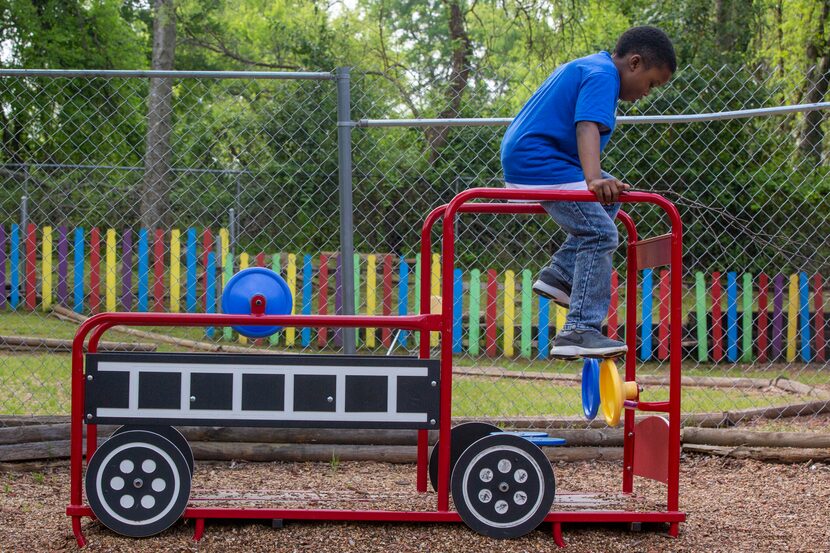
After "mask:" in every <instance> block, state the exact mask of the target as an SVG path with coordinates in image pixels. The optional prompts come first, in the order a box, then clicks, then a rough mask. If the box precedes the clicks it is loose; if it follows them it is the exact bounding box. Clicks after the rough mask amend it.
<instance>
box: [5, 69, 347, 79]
mask: <svg viewBox="0 0 830 553" xmlns="http://www.w3.org/2000/svg"><path fill="white" fill-rule="evenodd" d="M0 77H49V78H56V79H59V78H70V77H84V78H97V77H101V78H107V79H109V78H114V77H126V78H173V79H271V80H289V79H302V80H311V81H333V80H334V79H335V76H334V75H333V74H331V73H328V72H323V71H319V72H303V71H160V70H143V69H137V70H122V69H0Z"/></svg>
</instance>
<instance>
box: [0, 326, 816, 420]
mask: <svg viewBox="0 0 830 553" xmlns="http://www.w3.org/2000/svg"><path fill="white" fill-rule="evenodd" d="M76 328H77V327H76V325H74V324H72V323H67V322H63V321H60V320H58V319H56V318H54V317H49V316H46V315H45V314H43V313H38V312H35V313H26V312H17V313H3V314H0V335H30V336H45V337H50V338H63V339H71V338H72V337H73V335H74V333H75V329H76ZM149 330H153V331H156V332H160V333H165V334H168V335H172V336H177V337H182V338H191V339H197V340H205V338H204V331H203V330H202V329H200V328H168V327H164V328H150V329H149ZM104 339H105V340H118V341H125V342H135V341H144V340H142V339H137V338H134V337H132V336H129V335H124V334H119V333H115V332H109V333H107V334H105V336H104ZM297 339H298V340H299V333H298V338H297ZM159 351H160V352H171V351H188V350H184V349H182V348H177V347H175V346H170V345H166V344H160V345H159ZM275 351H278V350H275ZM378 353H380V351H379V352H378ZM384 353H385V352H384ZM455 363H456V365H457V366H461V367H480V366H487V365H495V366H497V367H499V368H503V369H505V370H506V371H508V372H521V371H528V372H550V373H571V374H578V373H579V372H580V371H581V368H582V364H581V363H575V362H574V363H566V362H559V361H546V360H529V359H512V360H510V359H488V358H477V359H476V358H469V357H462V358H458V359H456V361H455ZM70 369H71V359H70V355H69V354H56V353H45V352H44V353H41V352H33V353H2V354H0V412H2V413H3V414H6V415H66V414H68V413H69V407H70V399H71V393H70ZM667 372H668V364H667V363H643V364H641V365H640V366H638V374H658V375H659V374H666V373H667ZM683 374H684V375H692V376H731V377H753V378H766V379H771V378H774V377H776V376H779V375H782V374H783V375H785V376H789V377H790V378H794V379H796V380H799V381H800V382H803V383H806V384H811V385H828V384H830V371H826V370H820V368H819V367H816V368H813V366H811V365H789V366H787V365H763V366H762V365H724V366H718V365H706V364H698V363H695V362H692V361H689V362H686V363H684V367H683ZM667 396H668V389H667V388H666V387H665V386H660V387H657V386H655V387H647V388H646V389H645V391H644V393H643V399H644V400H646V401H661V400H665V399H667ZM453 398H454V399H453V414H454V415H456V416H569V415H578V414H580V413H581V409H582V408H581V395H580V388H579V386H578V385H576V383H574V385H570V384H568V383H563V382H561V381H547V380H529V379H515V378H500V379H495V378H488V377H469V376H460V377H456V378H455V380H454V382H453ZM814 399H815V398H814V397H806V396H805V397H802V396H799V395H796V394H788V393H783V392H781V393H778V392H771V391H765V390H757V389H746V388H693V387H685V388H684V389H683V392H682V407H683V411H684V412H687V413H692V412H713V411H729V410H735V409H745V408H753V407H768V406H773V405H784V404H787V403H798V402H804V401H811V400H814Z"/></svg>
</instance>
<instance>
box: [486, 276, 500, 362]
mask: <svg viewBox="0 0 830 553" xmlns="http://www.w3.org/2000/svg"><path fill="white" fill-rule="evenodd" d="M498 292H499V289H498V283H497V282H496V270H495V269H488V270H487V311H486V312H485V314H484V321H485V328H484V341H485V349H486V351H487V357H495V356H496V296H498Z"/></svg>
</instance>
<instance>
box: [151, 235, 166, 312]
mask: <svg viewBox="0 0 830 553" xmlns="http://www.w3.org/2000/svg"><path fill="white" fill-rule="evenodd" d="M153 275H154V277H155V281H154V282H153V311H164V231H163V230H161V229H156V237H155V241H154V244H153Z"/></svg>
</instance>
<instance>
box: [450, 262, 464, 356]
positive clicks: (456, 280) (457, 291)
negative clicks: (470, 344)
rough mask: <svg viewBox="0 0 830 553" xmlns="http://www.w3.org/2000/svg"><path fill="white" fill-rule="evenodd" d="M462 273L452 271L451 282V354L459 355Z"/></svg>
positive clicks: (462, 288)
mask: <svg viewBox="0 0 830 553" xmlns="http://www.w3.org/2000/svg"><path fill="white" fill-rule="evenodd" d="M463 276H464V273H463V272H462V271H461V269H456V270H455V271H453V280H452V352H453V353H461V343H462V327H461V321H462V316H463V313H462V305H463V302H462V293H463V290H464V283H463V282H462V278H463Z"/></svg>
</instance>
